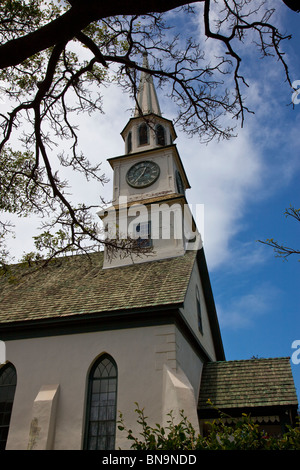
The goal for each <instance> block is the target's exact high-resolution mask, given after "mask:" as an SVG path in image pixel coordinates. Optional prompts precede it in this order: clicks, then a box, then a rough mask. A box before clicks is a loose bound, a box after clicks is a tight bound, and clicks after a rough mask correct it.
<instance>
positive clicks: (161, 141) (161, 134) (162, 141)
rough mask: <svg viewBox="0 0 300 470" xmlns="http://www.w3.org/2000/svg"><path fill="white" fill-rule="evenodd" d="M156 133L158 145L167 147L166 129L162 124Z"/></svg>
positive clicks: (157, 127)
mask: <svg viewBox="0 0 300 470" xmlns="http://www.w3.org/2000/svg"><path fill="white" fill-rule="evenodd" d="M155 132H156V144H157V145H166V138H165V129H164V128H163V126H162V125H161V124H158V125H157V126H156V129H155Z"/></svg>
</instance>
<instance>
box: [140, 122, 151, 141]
mask: <svg viewBox="0 0 300 470" xmlns="http://www.w3.org/2000/svg"><path fill="white" fill-rule="evenodd" d="M142 129H145V134H144V136H145V141H144V140H142V138H141V137H142V134H141V130H142ZM144 136H143V137H144ZM148 144H149V129H148V126H147V124H146V123H145V122H142V123H141V124H140V125H139V126H138V145H139V146H143V145H148Z"/></svg>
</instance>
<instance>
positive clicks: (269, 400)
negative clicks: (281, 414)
mask: <svg viewBox="0 0 300 470" xmlns="http://www.w3.org/2000/svg"><path fill="white" fill-rule="evenodd" d="M208 400H210V401H211V402H212V403H213V405H214V406H215V407H216V408H218V409H219V410H224V409H228V408H248V407H250V408H251V407H265V406H283V405H296V406H297V395H296V390H295V385H294V380H293V376H292V371H291V366H290V360H289V358H288V357H283V358H270V359H249V360H239V361H221V362H210V363H206V364H205V365H204V368H203V373H202V378H201V388H200V396H199V405H198V407H199V410H208V409H210V408H211V406H210V405H209V404H208V403H207V401H208Z"/></svg>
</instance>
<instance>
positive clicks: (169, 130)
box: [121, 53, 177, 154]
mask: <svg viewBox="0 0 300 470" xmlns="http://www.w3.org/2000/svg"><path fill="white" fill-rule="evenodd" d="M143 68H144V69H145V70H143V71H142V73H141V77H140V83H139V88H138V93H137V98H136V105H135V110H134V114H133V117H132V118H131V119H129V121H128V123H127V125H126V126H125V128H124V129H123V131H122V132H121V135H122V137H123V139H124V142H125V153H126V154H132V153H137V152H141V151H144V150H150V149H154V148H160V147H165V146H167V145H172V144H173V142H174V140H175V139H176V137H177V136H176V132H175V129H174V126H173V123H172V121H170V120H169V119H166V118H164V117H163V116H162V113H161V110H160V105H159V101H158V98H157V94H156V90H155V86H154V82H153V77H152V75H151V74H150V73H148V72H147V70H149V64H148V56H147V54H146V53H144V57H143Z"/></svg>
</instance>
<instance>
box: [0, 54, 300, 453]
mask: <svg viewBox="0 0 300 470" xmlns="http://www.w3.org/2000/svg"><path fill="white" fill-rule="evenodd" d="M144 67H145V68H148V62H147V58H146V57H144ZM121 135H122V138H123V139H124V143H125V153H124V155H122V156H117V157H113V158H111V159H109V163H110V165H111V168H112V171H113V196H112V199H113V202H112V206H111V207H110V208H108V209H107V210H106V211H105V212H99V217H100V218H101V219H102V220H103V224H104V226H105V229H106V233H107V236H109V237H111V238H113V236H114V232H115V231H117V232H118V234H117V236H119V238H122V237H124V236H127V237H128V238H130V239H132V240H134V243H136V244H139V246H140V247H141V253H138V254H136V255H132V256H123V254H122V252H121V253H120V254H116V253H113V256H112V254H111V252H110V250H109V249H107V248H105V249H104V251H98V252H95V253H93V254H92V255H89V256H88V255H74V256H68V257H62V258H59V259H57V260H56V261H55V262H52V263H50V264H48V265H47V266H46V267H45V268H43V269H40V270H37V269H36V267H29V266H27V265H26V266H25V265H24V264H19V265H14V266H11V267H10V269H9V270H8V271H7V272H3V273H1V275H0V302H1V304H0V305H1V306H0V340H1V341H3V342H4V344H5V362H4V363H2V364H0V449H1V450H4V449H7V450H113V449H116V450H118V449H124V450H126V449H129V448H130V441H128V439H127V436H126V434H124V432H122V431H120V430H119V429H118V427H117V421H118V418H119V412H121V413H122V414H123V417H124V421H125V423H126V425H127V426H128V427H129V428H131V429H132V430H133V433H134V434H135V435H138V433H139V431H140V428H139V426H138V424H137V415H136V413H135V408H136V405H135V403H138V404H139V406H140V407H141V408H144V409H145V414H146V415H147V416H148V417H149V419H148V423H149V424H150V425H154V424H155V423H161V425H165V424H166V421H167V419H168V416H167V414H168V413H169V412H170V411H171V410H172V411H173V414H174V415H175V416H179V412H180V411H181V410H184V413H185V415H186V416H187V418H188V419H189V420H190V421H191V423H192V424H193V425H194V427H195V428H196V430H198V431H199V432H201V433H205V432H207V422H208V421H209V420H211V419H214V418H215V417H216V412H215V410H214V409H212V408H211V406H210V405H209V404H208V399H210V400H211V402H212V403H213V404H214V405H215V406H216V407H217V408H218V409H220V410H222V411H226V413H227V414H228V415H230V416H232V419H234V418H235V417H238V416H240V415H241V413H251V416H252V417H253V418H254V419H255V420H257V422H259V423H260V424H261V425H262V426H264V428H265V429H266V430H269V431H271V432H273V431H274V432H277V431H278V430H282V429H283V427H284V426H285V425H286V424H291V423H292V424H293V423H294V420H295V416H296V412H297V407H298V403H297V395H296V391H295V386H294V381H293V377H292V373H291V367H290V361H289V358H270V359H249V360H237V361H226V358H225V353H224V349H223V344H222V338H221V332H220V328H219V323H218V317H217V312H216V308H215V304H214V298H213V293H212V287H211V283H210V278H209V273H208V268H207V264H206V260H205V255H204V249H203V247H202V244H201V234H199V233H198V230H197V227H196V226H195V221H194V219H193V217H192V215H191V214H190V212H189V209H188V202H187V199H186V191H187V190H188V188H189V187H190V186H189V182H188V177H187V175H186V173H185V170H184V166H183V163H182V161H181V158H180V156H179V153H178V150H177V148H176V145H175V144H174V141H175V139H176V132H175V129H174V127H173V124H172V121H170V120H168V119H166V118H165V117H163V115H162V113H161V110H160V106H159V102H158V99H157V95H156V91H155V87H154V84H153V80H152V77H151V75H150V74H147V73H142V75H141V80H140V89H139V95H138V104H137V105H136V110H135V114H134V116H133V117H132V118H131V119H130V120H129V122H128V123H127V124H126V126H125V127H124V129H123V131H122V132H121ZM124 234H125V235H124ZM115 235H116V234H115Z"/></svg>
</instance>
